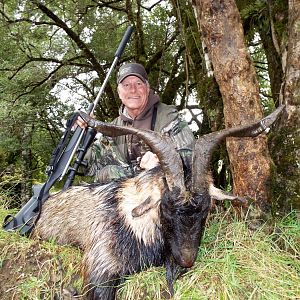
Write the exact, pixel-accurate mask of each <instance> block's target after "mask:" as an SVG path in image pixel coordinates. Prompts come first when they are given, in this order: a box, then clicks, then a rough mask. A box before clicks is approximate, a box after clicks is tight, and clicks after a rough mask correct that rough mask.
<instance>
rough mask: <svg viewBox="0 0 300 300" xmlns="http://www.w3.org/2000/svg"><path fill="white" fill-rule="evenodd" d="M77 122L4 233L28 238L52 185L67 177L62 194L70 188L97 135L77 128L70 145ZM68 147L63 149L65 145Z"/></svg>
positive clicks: (117, 55) (125, 38) (124, 41)
mask: <svg viewBox="0 0 300 300" xmlns="http://www.w3.org/2000/svg"><path fill="white" fill-rule="evenodd" d="M132 32H133V26H129V27H128V28H127V30H126V32H125V34H124V36H123V38H122V41H121V42H120V45H119V47H118V49H117V51H116V53H115V58H114V60H113V62H112V64H111V67H110V69H109V71H108V73H107V75H106V77H105V79H104V82H103V84H102V86H101V88H100V91H99V93H98V95H97V97H96V99H95V101H94V102H93V103H91V105H90V106H89V108H88V114H91V113H93V111H94V109H95V107H96V105H97V104H98V102H99V100H100V98H101V95H102V94H103V92H104V89H105V86H106V84H107V82H108V80H109V77H110V75H111V73H112V71H113V69H114V67H115V65H116V63H117V61H118V59H119V58H120V56H121V55H122V52H123V51H124V49H125V47H126V44H127V43H128V41H129V39H130V36H131V34H132ZM77 116H78V114H77ZM75 121H76V115H75V117H74V116H73V117H72V119H70V120H69V121H68V122H67V124H68V125H67V126H68V128H67V129H66V133H65V134H64V135H63V137H62V139H61V142H60V143H59V145H58V147H57V148H56V150H55V153H56V154H55V155H56V157H55V158H52V159H51V161H53V165H52V164H51V163H50V165H51V168H50V169H49V170H48V171H47V174H48V178H47V180H46V182H45V183H44V184H40V185H34V186H33V196H32V197H31V198H30V200H29V201H28V202H27V203H26V204H25V205H24V206H23V207H22V208H21V210H20V211H19V212H18V213H17V214H16V215H15V216H13V215H7V216H6V217H5V219H4V222H3V229H4V230H6V231H18V232H19V233H20V234H22V235H29V234H30V233H31V231H32V230H33V228H34V225H35V222H36V221H37V219H38V217H39V214H40V211H41V207H42V205H43V203H44V202H45V201H46V200H47V199H48V197H49V191H50V189H51V188H52V187H53V185H54V184H55V183H56V182H57V181H58V180H59V181H60V180H62V179H63V178H64V176H65V175H66V174H67V173H68V177H67V179H66V181H65V183H64V186H63V190H65V189H67V188H68V187H69V186H71V185H72V184H73V181H74V177H75V175H76V173H77V171H78V168H79V167H80V165H82V163H83V158H84V156H85V154H86V152H87V150H88V148H89V146H90V145H91V143H92V141H93V140H94V138H95V135H96V131H95V130H94V129H93V128H90V127H88V128H86V129H83V128H80V127H79V126H77V128H76V130H75V132H74V133H73V135H72V137H71V138H70V140H69V142H68V140H66V138H68V136H69V132H70V129H71V128H72V127H73V125H74V122H75ZM67 142H68V144H67V145H66V146H65V143H67ZM76 152H77V157H76V159H75V161H74V164H73V166H72V167H70V164H71V162H72V160H73V157H74V155H75V153H76Z"/></svg>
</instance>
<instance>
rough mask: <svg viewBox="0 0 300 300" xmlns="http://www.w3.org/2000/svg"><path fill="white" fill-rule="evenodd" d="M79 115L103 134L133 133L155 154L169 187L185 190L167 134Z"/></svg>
mask: <svg viewBox="0 0 300 300" xmlns="http://www.w3.org/2000/svg"><path fill="white" fill-rule="evenodd" d="M79 115H80V117H81V118H82V119H84V120H85V121H86V122H87V124H88V126H89V127H92V128H94V129H96V130H97V131H99V132H101V133H103V134H105V135H108V136H111V137H116V136H120V135H126V134H135V135H136V136H138V137H139V138H140V139H142V140H143V141H144V142H145V143H146V144H147V145H149V146H150V148H151V149H152V151H153V152H154V153H155V154H156V155H157V157H158V159H159V161H160V164H161V168H162V170H163V171H164V174H165V176H166V181H167V184H168V187H169V189H170V190H173V189H174V187H179V188H180V191H181V193H183V192H185V185H184V175H183V166H182V161H181V158H180V155H179V153H178V152H177V151H176V149H175V148H174V147H172V146H170V145H173V143H172V140H171V138H170V137H169V136H166V135H163V136H162V135H161V134H159V133H157V132H155V131H150V130H142V129H137V128H134V127H125V126H118V125H114V124H110V123H104V122H101V121H97V120H95V119H92V118H91V117H90V116H89V115H87V114H86V113H83V112H79Z"/></svg>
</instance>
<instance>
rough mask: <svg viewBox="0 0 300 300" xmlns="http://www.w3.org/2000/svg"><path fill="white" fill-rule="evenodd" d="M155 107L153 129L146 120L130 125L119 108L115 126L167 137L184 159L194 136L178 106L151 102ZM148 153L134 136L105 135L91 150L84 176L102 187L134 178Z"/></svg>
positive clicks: (152, 110) (153, 108)
mask: <svg viewBox="0 0 300 300" xmlns="http://www.w3.org/2000/svg"><path fill="white" fill-rule="evenodd" d="M150 102H151V101H150ZM152 103H153V105H151V104H150V107H149V109H150V116H151V118H150V119H151V120H153V114H156V118H155V124H152V125H153V128H150V127H149V126H151V124H150V123H149V122H148V121H145V120H143V121H141V122H140V123H139V122H136V124H135V123H134V122H130V120H129V118H128V117H126V116H125V117H124V115H122V110H123V109H124V108H123V107H121V108H120V116H119V117H118V118H116V119H115V120H114V121H113V122H112V123H113V124H117V125H122V126H133V127H136V128H143V129H152V130H154V131H156V132H161V133H168V134H169V135H170V137H171V138H172V140H173V141H174V143H175V145H176V147H177V150H178V151H180V153H181V154H182V155H186V154H190V153H191V151H192V147H193V144H194V141H195V140H194V135H193V133H192V131H191V129H190V128H189V127H188V125H187V123H186V122H184V121H182V120H181V118H180V116H179V114H178V112H177V110H176V108H175V106H170V105H166V104H164V103H160V102H158V101H152ZM155 110H156V112H155V113H154V111H155ZM147 118H148V117H147ZM148 119H149V118H148ZM145 124H146V125H145ZM148 150H150V151H151V149H149V147H148V146H147V145H146V144H145V143H143V142H142V141H141V140H138V139H136V138H135V137H133V136H132V135H126V136H120V137H116V138H110V137H106V136H103V135H102V136H100V137H99V138H98V139H97V140H96V141H95V142H94V144H93V145H92V146H91V147H90V149H89V150H88V153H87V155H86V161H87V168H86V172H85V175H88V176H94V181H95V182H100V183H106V182H109V181H111V180H114V179H118V178H122V177H128V176H134V175H135V172H136V169H138V160H139V158H140V157H141V156H142V155H143V154H144V153H145V152H146V151H148Z"/></svg>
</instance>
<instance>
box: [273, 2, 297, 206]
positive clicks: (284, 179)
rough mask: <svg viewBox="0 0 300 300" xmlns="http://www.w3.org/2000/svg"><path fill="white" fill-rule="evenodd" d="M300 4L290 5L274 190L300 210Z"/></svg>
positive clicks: (275, 137) (282, 200)
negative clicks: (282, 112)
mask: <svg viewBox="0 0 300 300" xmlns="http://www.w3.org/2000/svg"><path fill="white" fill-rule="evenodd" d="M299 24H300V1H299V0H296V1H289V22H288V45H287V55H286V61H285V60H284V61H283V65H284V66H285V82H284V86H283V89H282V96H283V97H282V98H283V103H284V104H285V105H286V111H285V114H284V115H283V116H282V118H281V119H280V122H279V125H278V132H277V133H276V135H274V138H273V139H272V144H271V145H272V148H271V149H272V155H273V158H274V161H275V162H276V165H277V174H278V175H277V176H276V177H275V178H274V182H275V184H274V189H275V192H276V194H277V198H278V199H279V202H280V204H281V205H284V204H285V205H291V204H292V206H293V207H297V208H298V209H299V208H300V30H299Z"/></svg>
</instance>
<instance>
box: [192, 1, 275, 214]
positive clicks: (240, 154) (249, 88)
mask: <svg viewBox="0 0 300 300" xmlns="http://www.w3.org/2000/svg"><path fill="white" fill-rule="evenodd" d="M193 3H194V5H195V8H196V11H197V15H198V19H199V23H200V26H201V33H202V38H203V40H204V42H205V45H206V46H207V48H208V53H209V56H210V59H211V61H212V65H213V69H214V75H215V78H216V80H217V83H218V85H219V88H220V92H221V94H222V98H223V103H224V116H225V125H226V127H232V126H236V125H241V124H247V123H250V122H251V121H253V120H256V119H259V118H261V117H262V108H261V103H260V97H259V84H258V81H257V78H256V73H255V69H254V66H253V64H252V62H251V59H250V56H249V53H248V49H247V47H246V45H245V39H244V34H243V28H242V22H241V19H240V15H239V11H238V9H237V6H236V4H235V2H234V1H233V0H228V1H226V2H225V1H212V0H199V1H194V2H193ZM226 145H227V150H228V154H229V158H230V164H231V168H232V173H233V183H234V185H233V190H234V193H235V194H238V195H248V196H249V197H251V198H252V199H254V200H255V201H256V203H257V204H258V206H259V207H260V208H262V209H263V210H267V208H268V207H269V206H270V202H271V195H270V193H269V190H268V185H267V183H268V179H269V176H270V173H271V158H270V156H269V153H268V147H267V138H266V136H261V137H258V138H255V139H254V140H247V139H236V138H231V139H227V142H226Z"/></svg>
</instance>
